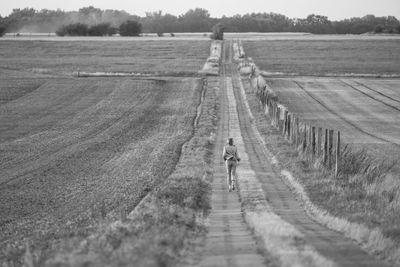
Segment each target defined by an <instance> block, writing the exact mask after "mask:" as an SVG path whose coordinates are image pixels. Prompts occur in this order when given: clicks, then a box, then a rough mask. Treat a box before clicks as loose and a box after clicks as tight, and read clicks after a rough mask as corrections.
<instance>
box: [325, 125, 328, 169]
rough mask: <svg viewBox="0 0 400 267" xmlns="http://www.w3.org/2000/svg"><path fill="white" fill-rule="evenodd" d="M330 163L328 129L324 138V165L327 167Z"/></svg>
mask: <svg viewBox="0 0 400 267" xmlns="http://www.w3.org/2000/svg"><path fill="white" fill-rule="evenodd" d="M327 163H328V129H325V138H324V164H325V166H327Z"/></svg>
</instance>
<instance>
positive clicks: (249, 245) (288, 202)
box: [200, 42, 387, 266]
mask: <svg viewBox="0 0 400 267" xmlns="http://www.w3.org/2000/svg"><path fill="white" fill-rule="evenodd" d="M230 46H231V44H229V43H228V42H226V43H225V49H224V51H225V53H229V52H230V51H231V47H230ZM230 58H231V56H230V55H225V56H224V57H223V59H224V64H223V68H222V70H221V76H222V78H224V79H223V80H220V82H219V84H220V86H221V117H220V126H219V128H218V133H217V146H216V148H215V151H214V152H215V153H214V182H213V185H212V186H213V197H212V212H211V215H210V227H209V234H208V238H207V241H206V246H205V250H204V252H203V256H202V261H201V262H200V266H263V265H264V264H266V262H267V260H268V258H267V257H268V255H269V253H271V254H272V256H275V257H276V258H279V257H281V258H280V260H281V262H283V265H284V266H286V265H287V264H284V261H282V255H274V251H268V253H266V256H265V258H266V259H264V262H263V261H262V259H263V258H262V257H261V256H260V255H259V254H257V245H256V241H255V237H254V236H253V234H252V233H251V232H250V231H249V230H248V229H247V228H248V227H247V226H246V223H245V220H244V218H243V212H246V211H245V210H244V211H243V208H245V207H246V206H245V205H244V204H243V203H240V202H239V201H241V199H240V198H238V196H237V193H236V192H234V193H229V192H228V189H227V186H226V182H225V170H224V165H223V161H222V159H221V151H222V146H223V145H224V143H225V139H226V137H227V136H228V134H229V135H234V136H237V135H241V137H242V138H240V139H241V140H243V143H244V144H241V145H242V146H243V145H244V147H245V153H246V154H247V155H246V158H247V157H248V158H249V164H247V163H246V164H244V165H243V166H242V167H241V166H239V168H249V167H248V166H247V165H250V169H251V170H252V171H254V173H255V176H256V178H257V179H256V180H258V182H259V183H261V184H262V188H263V190H264V197H265V199H266V200H267V202H268V205H269V206H271V207H272V211H273V213H275V214H276V215H278V216H279V217H280V218H281V219H283V220H284V221H285V222H286V223H289V224H290V225H292V226H293V227H294V228H295V229H296V230H298V231H299V232H300V233H301V236H302V238H301V239H298V240H297V242H295V243H294V244H292V245H293V246H296V247H297V248H298V250H299V251H301V250H302V249H303V248H304V247H306V246H309V247H312V248H314V249H315V250H316V251H317V253H318V254H319V255H320V256H321V257H323V258H326V259H327V260H328V261H329V260H330V261H333V262H334V263H335V264H336V265H337V266H387V264H386V263H384V262H382V261H380V260H378V259H376V258H375V257H374V256H371V255H368V254H367V253H366V252H365V251H363V250H362V249H361V248H360V247H359V246H358V245H357V244H355V243H354V242H353V241H352V240H350V239H348V238H346V237H344V236H342V235H341V234H340V233H337V232H335V231H332V230H330V229H328V228H326V227H325V226H322V225H320V224H318V223H316V222H315V221H313V220H312V219H311V218H310V217H309V216H308V215H307V214H306V213H305V211H304V210H303V208H302V206H301V204H300V203H299V202H298V200H297V199H296V198H295V196H294V195H293V193H292V192H291V190H290V189H289V187H288V186H287V185H286V184H285V183H284V181H283V180H282V179H281V177H280V175H279V172H278V170H276V169H275V168H276V167H274V166H273V165H272V163H271V162H270V157H269V156H268V155H269V154H268V151H267V150H266V148H265V147H264V146H263V144H262V143H261V141H260V139H259V138H258V136H257V133H256V132H255V131H256V130H255V128H254V127H253V126H252V124H251V115H250V113H249V111H248V109H247V108H246V102H245V101H246V100H245V99H243V96H242V95H241V92H240V90H241V86H242V85H241V80H240V77H239V74H238V72H237V71H236V68H235V65H234V64H233V63H231V61H230ZM225 78H228V79H225ZM214 79H216V78H214ZM224 81H225V82H224ZM227 81H232V86H233V91H234V96H235V99H236V107H237V110H236V111H235V110H233V111H232V109H229V111H230V112H236V113H237V115H236V116H238V118H239V123H238V125H237V126H239V127H234V126H232V125H230V123H232V121H230V120H229V116H228V115H227V114H229V112H228V110H227V106H229V104H230V103H229V101H228V99H227V97H226V93H225V92H226V91H227V88H228V87H227V86H228V85H227ZM227 102H228V103H227ZM236 123H237V122H236ZM229 130H231V131H230V132H229ZM232 131H236V132H232ZM238 183H239V188H240V185H241V181H240V177H239V178H238ZM260 201H261V199H260ZM256 202H257V201H256ZM241 205H242V208H241V207H240V206H241ZM262 223H265V224H266V225H268V224H269V223H272V222H268V221H265V222H261V224H262ZM270 226H271V227H273V225H270ZM256 232H257V231H256ZM266 242H268V240H266ZM258 247H260V246H258ZM300 254H301V253H300ZM300 254H299V255H300ZM291 256H292V257H293V255H291ZM269 260H270V259H269ZM274 264H277V263H276V262H275V261H274ZM287 266H292V264H289V265H287ZM298 266H316V264H315V262H308V263H304V261H303V262H302V259H300V258H299V263H298Z"/></svg>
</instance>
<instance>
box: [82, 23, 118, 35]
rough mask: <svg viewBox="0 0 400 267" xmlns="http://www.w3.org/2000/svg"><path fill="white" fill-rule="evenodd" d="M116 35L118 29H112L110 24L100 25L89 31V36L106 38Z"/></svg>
mask: <svg viewBox="0 0 400 267" xmlns="http://www.w3.org/2000/svg"><path fill="white" fill-rule="evenodd" d="M115 33H116V29H115V28H113V27H111V24H110V23H100V24H97V25H94V26H92V27H90V28H89V29H88V35H89V36H106V35H109V36H110V35H113V34H115Z"/></svg>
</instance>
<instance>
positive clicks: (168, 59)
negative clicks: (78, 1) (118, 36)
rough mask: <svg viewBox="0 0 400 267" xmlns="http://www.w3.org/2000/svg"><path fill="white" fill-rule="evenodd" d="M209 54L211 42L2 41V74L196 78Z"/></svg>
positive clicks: (0, 55)
mask: <svg viewBox="0 0 400 267" xmlns="http://www.w3.org/2000/svg"><path fill="white" fill-rule="evenodd" d="M60 39H61V40H63V39H62V38H59V39H58V40H60ZM66 40H69V39H66ZM208 51H209V41H207V40H179V41H174V40H162V39H161V40H160V39H157V40H132V39H130V40H126V41H102V39H99V38H98V39H97V41H85V40H84V38H80V39H75V40H74V41H44V40H33V41H30V40H25V41H10V40H7V39H5V40H0V58H1V64H0V71H15V70H16V71H24V72H28V73H29V72H33V73H38V74H47V75H49V74H51V75H70V74H71V73H72V72H76V71H84V72H135V73H147V74H157V75H193V74H196V73H197V71H198V70H199V69H201V67H202V65H203V64H204V61H205V60H206V59H207V56H208ZM0 73H1V72H0ZM14 74H15V73H14ZM27 75H30V74H27Z"/></svg>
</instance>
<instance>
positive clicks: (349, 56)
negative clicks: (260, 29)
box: [243, 35, 400, 76]
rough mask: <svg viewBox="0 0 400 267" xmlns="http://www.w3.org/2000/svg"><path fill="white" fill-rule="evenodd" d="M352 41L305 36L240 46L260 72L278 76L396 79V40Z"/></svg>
mask: <svg viewBox="0 0 400 267" xmlns="http://www.w3.org/2000/svg"><path fill="white" fill-rule="evenodd" d="M313 38H314V39H313ZM353 38H354V39H348V37H347V36H339V37H337V36H336V37H335V38H331V37H330V36H324V35H322V36H321V37H313V36H311V37H307V36H306V37H301V38H300V39H297V40H296V39H290V40H258V41H243V46H244V50H245V51H246V56H248V57H252V58H253V59H254V60H255V63H256V64H257V66H258V67H259V68H260V69H261V70H264V71H267V72H271V73H279V74H280V75H285V74H291V75H293V74H295V75H315V76H326V75H328V76H329V75H344V74H350V75H351V74H356V75H359V74H375V75H383V74H386V75H400V38H394V39H384V38H382V39H380V38H379V37H375V38H363V37H357V39H356V37H353ZM324 39H325V40H324Z"/></svg>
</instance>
